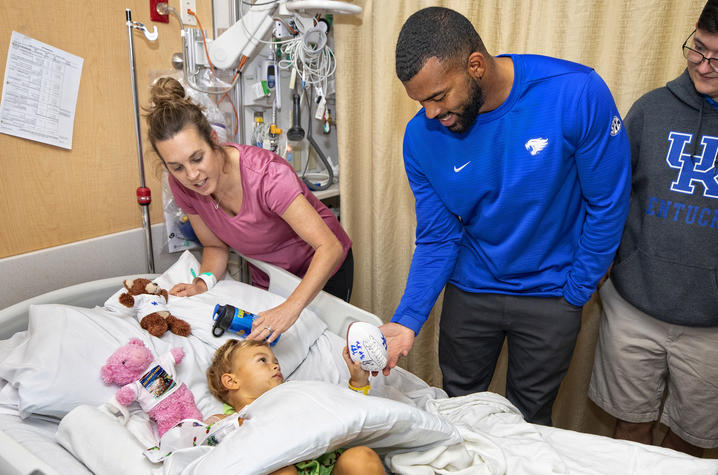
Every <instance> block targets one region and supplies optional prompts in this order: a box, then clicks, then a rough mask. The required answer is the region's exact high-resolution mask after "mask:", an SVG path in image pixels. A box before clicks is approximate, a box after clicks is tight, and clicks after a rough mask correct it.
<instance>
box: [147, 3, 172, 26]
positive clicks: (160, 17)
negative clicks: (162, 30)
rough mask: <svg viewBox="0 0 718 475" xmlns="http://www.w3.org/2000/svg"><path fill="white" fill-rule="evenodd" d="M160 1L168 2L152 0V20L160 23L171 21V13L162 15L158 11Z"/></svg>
mask: <svg viewBox="0 0 718 475" xmlns="http://www.w3.org/2000/svg"><path fill="white" fill-rule="evenodd" d="M160 2H167V0H150V20H152V21H158V22H160V23H169V22H170V16H169V15H160V13H159V12H158V11H157V4H158V3H160Z"/></svg>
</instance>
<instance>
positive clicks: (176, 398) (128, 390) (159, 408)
mask: <svg viewBox="0 0 718 475" xmlns="http://www.w3.org/2000/svg"><path fill="white" fill-rule="evenodd" d="M182 358H184V350H183V349H182V348H180V347H176V348H172V349H171V350H170V351H169V352H167V353H165V354H163V355H161V356H160V357H159V358H157V359H155V357H154V355H153V354H152V352H151V351H150V350H149V349H148V348H147V347H146V346H145V344H144V343H143V342H142V340H140V339H139V338H132V339H131V340H130V341H129V343H127V344H126V345H124V346H121V347H120V348H118V349H117V350H116V351H115V352H114V353H112V354H111V355H110V357H109V358H107V363H106V364H105V365H104V366H103V367H102V369H101V371H100V372H101V374H102V380H103V381H104V382H105V384H113V383H114V384H118V385H122V387H121V388H120V389H119V390H118V391H117V393H116V394H115V398H116V399H117V402H119V403H120V404H122V405H123V406H127V405H129V404H131V403H132V402H133V401H134V400H137V402H139V404H140V407H141V408H142V410H144V411H145V412H146V413H147V414H148V415H149V416H150V417H151V418H152V419H153V420H154V421H155V422H156V423H157V431H158V433H159V435H160V437H162V435H163V434H164V433H165V432H167V430H169V429H171V428H172V427H174V426H175V425H176V424H177V423H178V422H180V421H181V420H182V419H196V420H199V421H201V420H202V413H201V412H200V411H199V409H197V405H196V404H195V402H194V395H193V394H192V392H191V391H190V390H189V388H188V387H187V386H186V385H185V384H184V383H180V382H178V381H177V380H176V379H175V376H176V373H175V364H179V363H180V361H182Z"/></svg>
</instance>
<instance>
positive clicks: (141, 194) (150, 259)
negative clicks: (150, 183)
mask: <svg viewBox="0 0 718 475" xmlns="http://www.w3.org/2000/svg"><path fill="white" fill-rule="evenodd" d="M125 17H126V25H127V37H128V38H129V41H130V79H131V81H132V102H133V104H134V107H135V134H136V135H137V159H138V162H139V169H140V186H139V187H138V188H137V204H139V205H140V207H141V209H142V227H143V228H144V231H145V249H146V251H147V269H148V272H149V273H151V274H154V273H155V258H154V254H153V251H152V228H151V224H150V212H149V206H150V203H151V202H152V193H151V191H150V189H149V188H147V187H146V186H145V163H144V158H143V156H142V133H141V131H140V109H139V101H138V99H137V73H136V71H135V47H134V43H133V42H132V30H133V29H137V30H140V31H142V32H143V33H144V34H145V37H146V38H147V39H148V40H150V41H154V40H156V39H157V27H156V26H155V27H154V31H153V32H152V33H150V32H149V31H148V30H147V28H146V27H145V25H143V24H142V23H139V22H133V21H132V11H131V10H130V9H129V8H127V9H126V10H125Z"/></svg>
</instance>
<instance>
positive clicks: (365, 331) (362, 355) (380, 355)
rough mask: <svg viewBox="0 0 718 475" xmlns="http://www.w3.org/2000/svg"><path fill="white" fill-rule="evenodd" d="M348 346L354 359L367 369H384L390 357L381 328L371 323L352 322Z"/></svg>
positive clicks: (348, 333) (348, 334)
mask: <svg viewBox="0 0 718 475" xmlns="http://www.w3.org/2000/svg"><path fill="white" fill-rule="evenodd" d="M347 348H348V349H349V356H350V357H351V359H352V361H354V362H356V363H359V364H360V365H361V367H362V369H363V370H366V371H381V370H383V369H384V367H385V366H386V362H387V360H388V359H389V354H388V352H387V348H386V338H384V334H383V333H382V332H381V330H379V328H378V327H376V326H374V325H372V324H371V323H366V322H352V323H351V324H349V328H347Z"/></svg>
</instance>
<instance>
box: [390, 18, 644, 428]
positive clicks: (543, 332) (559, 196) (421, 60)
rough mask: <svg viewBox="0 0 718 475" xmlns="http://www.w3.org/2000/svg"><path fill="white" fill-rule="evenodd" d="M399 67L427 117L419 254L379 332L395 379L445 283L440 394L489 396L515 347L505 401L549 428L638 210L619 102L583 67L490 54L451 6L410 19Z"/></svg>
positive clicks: (416, 178) (410, 139) (410, 128)
mask: <svg viewBox="0 0 718 475" xmlns="http://www.w3.org/2000/svg"><path fill="white" fill-rule="evenodd" d="M396 70H397V75H398V77H399V79H400V80H401V81H402V83H403V84H404V87H405V89H406V92H407V94H408V95H409V97H410V98H412V99H414V100H416V101H418V102H419V103H420V104H421V105H422V106H423V108H422V109H421V110H420V111H419V112H418V113H417V114H416V115H415V116H414V117H413V118H412V119H411V121H410V122H409V124H408V125H407V127H406V132H405V135H404V164H405V167H406V173H407V176H408V178H409V184H410V186H411V189H412V191H413V193H414V197H415V200H416V215H417V230H416V250H415V252H414V256H413V258H412V264H411V269H410V271H409V278H408V281H407V285H406V290H405V292H404V295H403V297H402V299H401V302H400V304H399V307H398V308H397V309H396V312H395V314H394V316H393V318H392V321H391V322H390V323H388V324H385V325H383V326H382V330H383V331H384V333H385V335H386V336H387V341H388V345H389V363H388V365H387V367H386V368H385V373H388V372H389V371H390V369H391V368H392V367H393V366H395V365H396V361H397V359H398V358H399V357H400V356H402V355H406V354H407V353H408V352H409V350H410V349H411V347H412V346H413V342H414V336H415V335H416V333H418V332H419V330H420V328H421V326H422V325H423V323H424V322H425V321H426V318H427V316H428V314H429V312H430V311H431V308H432V306H433V304H434V302H435V301H436V299H437V297H438V295H439V293H440V292H441V290H442V289H443V288H444V286H446V291H445V296H444V303H443V311H442V315H441V323H440V335H439V364H440V366H441V370H442V374H443V378H444V389H445V390H446V391H447V392H448V393H449V395H452V396H456V395H462V394H467V393H472V392H476V391H483V390H486V388H487V387H488V385H489V382H490V381H491V377H492V374H493V371H494V368H495V365H496V361H497V359H498V355H499V352H500V350H501V347H502V345H503V342H504V338H506V339H507V342H508V350H509V364H508V374H507V388H506V395H507V398H508V399H509V400H510V401H511V402H512V403H514V405H516V406H517V407H518V408H519V409H520V410H521V411H522V413H523V414H524V417H525V418H526V419H527V420H528V421H530V422H536V423H541V424H551V408H552V406H553V401H554V399H555V397H556V393H557V392H558V387H559V385H560V383H561V380H562V379H563V376H564V375H565V373H566V371H567V369H568V364H569V361H570V359H571V355H572V353H573V348H574V346H575V342H576V337H577V335H578V331H579V329H580V325H581V310H582V307H583V305H584V304H585V303H586V302H587V301H588V300H589V298H590V297H591V295H592V294H593V292H594V291H595V289H596V285H597V284H598V282H599V280H600V278H601V277H602V276H603V274H604V273H605V272H606V270H607V268H608V266H609V264H610V263H611V260H612V258H613V255H614V252H615V251H616V248H617V246H618V243H619V241H620V237H621V231H622V229H623V224H624V222H625V219H626V213H627V209H628V200H629V187H630V182H631V176H630V159H629V153H630V152H629V146H628V139H627V137H626V134H625V133H624V131H623V124H622V122H621V119H620V116H619V114H618V111H617V110H616V106H615V104H614V101H613V98H612V97H611V93H610V91H609V90H608V88H607V87H606V85H605V83H604V82H603V81H602V80H601V78H600V77H599V76H598V75H597V74H596V73H595V72H594V71H593V70H592V69H590V68H588V67H585V66H582V65H579V64H575V63H570V62H567V61H562V60H559V59H554V58H548V57H542V56H533V55H502V56H497V57H492V56H491V55H490V54H489V53H488V52H487V50H486V48H485V47H484V45H483V43H482V41H481V38H480V37H479V35H478V34H477V32H476V30H475V29H474V27H473V26H472V25H471V23H470V22H469V21H468V19H466V18H465V17H463V16H462V15H460V14H459V13H457V12H455V11H453V10H449V9H446V8H441V7H430V8H426V9H423V10H420V11H418V12H416V13H414V14H413V15H412V16H411V17H410V18H409V19H408V20H407V21H406V23H405V24H404V26H403V27H402V30H401V33H400V34H399V39H398V42H397V47H396Z"/></svg>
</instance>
